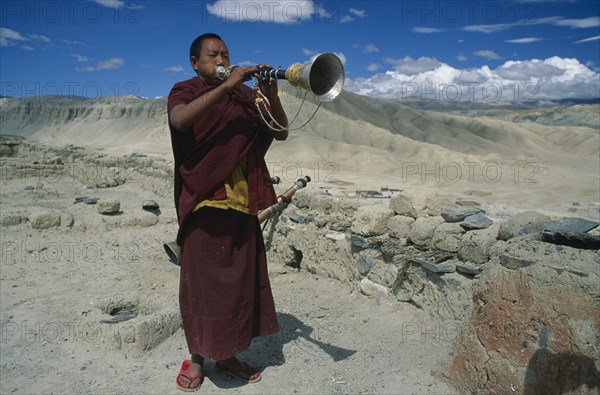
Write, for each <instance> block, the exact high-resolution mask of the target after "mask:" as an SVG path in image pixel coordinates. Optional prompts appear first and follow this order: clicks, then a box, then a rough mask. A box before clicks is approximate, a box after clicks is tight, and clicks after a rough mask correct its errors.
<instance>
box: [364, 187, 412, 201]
mask: <svg viewBox="0 0 600 395" xmlns="http://www.w3.org/2000/svg"><path fill="white" fill-rule="evenodd" d="M400 192H402V190H401V189H393V188H381V190H380V191H369V190H360V189H357V190H356V197H357V198H358V199H366V198H376V199H391V198H393V197H394V196H398V195H399V194H400Z"/></svg>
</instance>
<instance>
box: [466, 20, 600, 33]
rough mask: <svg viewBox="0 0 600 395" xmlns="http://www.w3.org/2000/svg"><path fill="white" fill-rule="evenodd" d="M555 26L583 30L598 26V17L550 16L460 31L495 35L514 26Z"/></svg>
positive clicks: (471, 27)
mask: <svg viewBox="0 0 600 395" xmlns="http://www.w3.org/2000/svg"><path fill="white" fill-rule="evenodd" d="M534 25H555V26H563V27H570V28H572V29H585V28H590V27H598V26H600V16H590V17H587V18H581V19H565V17H562V16H550V17H545V18H537V19H524V20H520V21H518V22H514V23H498V24H493V25H468V26H465V27H463V28H462V29H463V30H465V31H468V32H479V33H485V34H491V33H497V32H500V31H503V30H508V29H510V28H513V27H515V26H534Z"/></svg>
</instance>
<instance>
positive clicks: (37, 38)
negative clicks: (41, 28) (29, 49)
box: [29, 34, 50, 43]
mask: <svg viewBox="0 0 600 395" xmlns="http://www.w3.org/2000/svg"><path fill="white" fill-rule="evenodd" d="M29 37H30V38H31V39H32V40H35V41H41V42H44V43H49V42H50V39H49V38H48V37H46V36H43V35H41V34H30V35H29Z"/></svg>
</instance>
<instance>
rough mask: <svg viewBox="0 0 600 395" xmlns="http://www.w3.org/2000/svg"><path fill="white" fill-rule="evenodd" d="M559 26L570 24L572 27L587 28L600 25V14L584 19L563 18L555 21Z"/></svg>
mask: <svg viewBox="0 0 600 395" xmlns="http://www.w3.org/2000/svg"><path fill="white" fill-rule="evenodd" d="M554 25H557V26H568V27H570V28H572V29H586V28H588V27H598V26H600V16H590V17H588V18H583V19H561V20H557V21H556V22H554Z"/></svg>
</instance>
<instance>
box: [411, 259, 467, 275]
mask: <svg viewBox="0 0 600 395" xmlns="http://www.w3.org/2000/svg"><path fill="white" fill-rule="evenodd" d="M411 261H412V262H414V263H416V264H418V265H421V267H423V268H424V269H427V270H429V271H430V272H432V273H454V272H455V271H456V265H455V264H453V263H450V262H443V263H438V264H436V263H433V262H429V261H427V260H425V259H422V258H417V257H412V258H411Z"/></svg>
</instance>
